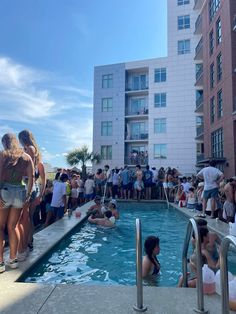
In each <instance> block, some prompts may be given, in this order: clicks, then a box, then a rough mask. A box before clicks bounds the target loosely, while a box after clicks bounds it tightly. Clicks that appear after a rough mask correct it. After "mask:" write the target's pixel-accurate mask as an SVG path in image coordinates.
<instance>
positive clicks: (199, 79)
mask: <svg viewBox="0 0 236 314" xmlns="http://www.w3.org/2000/svg"><path fill="white" fill-rule="evenodd" d="M196 66H197V67H196V83H195V86H202V85H203V64H197V65H196Z"/></svg>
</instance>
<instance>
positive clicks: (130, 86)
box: [126, 81, 148, 92]
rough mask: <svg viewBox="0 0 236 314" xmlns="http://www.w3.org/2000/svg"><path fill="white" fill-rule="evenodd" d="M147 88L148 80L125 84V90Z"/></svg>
mask: <svg viewBox="0 0 236 314" xmlns="http://www.w3.org/2000/svg"><path fill="white" fill-rule="evenodd" d="M147 89H148V81H145V82H141V83H137V84H134V83H128V84H126V91H127V92H129V91H141V90H147Z"/></svg>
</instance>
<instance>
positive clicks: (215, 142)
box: [211, 128, 224, 158]
mask: <svg viewBox="0 0 236 314" xmlns="http://www.w3.org/2000/svg"><path fill="white" fill-rule="evenodd" d="M211 155H212V157H213V158H222V157H223V156H224V147H223V129H222V128H220V129H218V130H216V131H215V132H212V133H211Z"/></svg>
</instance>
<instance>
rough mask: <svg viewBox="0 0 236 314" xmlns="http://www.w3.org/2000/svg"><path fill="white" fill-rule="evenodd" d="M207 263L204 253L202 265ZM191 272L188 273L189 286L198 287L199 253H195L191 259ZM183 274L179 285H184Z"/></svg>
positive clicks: (180, 286)
mask: <svg viewBox="0 0 236 314" xmlns="http://www.w3.org/2000/svg"><path fill="white" fill-rule="evenodd" d="M204 264H207V260H206V257H205V256H204V255H202V266H203V265H204ZM189 268H190V272H188V273H187V287H188V288H196V287H197V255H196V253H193V254H192V255H191V256H190V259H189ZM183 279H184V278H183V275H182V276H181V277H180V278H179V282H178V287H179V288H182V287H183V283H184V282H183Z"/></svg>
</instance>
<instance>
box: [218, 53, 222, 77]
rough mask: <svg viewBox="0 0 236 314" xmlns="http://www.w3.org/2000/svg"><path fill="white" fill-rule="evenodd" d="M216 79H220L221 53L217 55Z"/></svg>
mask: <svg viewBox="0 0 236 314" xmlns="http://www.w3.org/2000/svg"><path fill="white" fill-rule="evenodd" d="M217 79H218V82H219V81H220V80H221V79H222V54H221V53H220V54H218V56H217Z"/></svg>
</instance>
